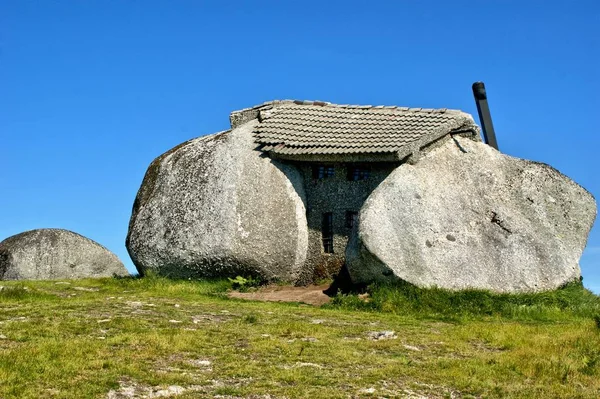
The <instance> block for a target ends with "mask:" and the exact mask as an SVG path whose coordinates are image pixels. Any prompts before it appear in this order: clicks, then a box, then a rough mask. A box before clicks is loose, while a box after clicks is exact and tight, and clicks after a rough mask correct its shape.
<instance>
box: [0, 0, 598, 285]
mask: <svg viewBox="0 0 600 399" xmlns="http://www.w3.org/2000/svg"><path fill="white" fill-rule="evenodd" d="M598 71H600V2H597V1H577V2H562V1H560V2H559V1H526V2H524V1H495V2H491V1H490V2H488V1H452V2H447V1H439V2H438V1H429V2H415V1H411V2H408V1H389V2H386V1H382V2H371V3H368V2H364V1H360V2H359V1H324V0H321V1H308V0H307V1H301V2H292V1H261V2H250V1H247V2H244V1H239V2H236V1H228V2H226V1H213V2H205V1H116V0H115V1H109V0H102V1H93V0H89V1H74V0H73V1H66V0H64V1H58V0H56V1H27V0H13V1H11V0H5V1H2V2H1V3H0V150H1V154H2V156H1V157H0V162H1V167H0V193H1V195H0V240H2V239H4V238H6V237H8V236H10V235H13V234H17V233H19V232H22V231H25V230H30V229H34V228H41V227H58V228H66V229H70V230H73V231H76V232H79V233H81V234H83V235H85V236H88V237H90V238H92V239H94V240H96V241H98V242H100V243H101V244H103V245H104V246H106V247H108V248H109V249H110V250H112V251H113V252H115V253H116V254H117V255H118V256H119V257H120V258H121V259H122V260H123V262H124V263H125V264H126V265H127V267H128V268H129V269H130V270H134V268H133V265H132V264H131V261H130V259H129V256H128V254H127V251H126V249H125V246H124V242H125V236H126V234H127V224H128V221H129V217H130V212H131V206H132V204H133V200H134V198H135V194H136V192H137V189H138V188H139V185H140V183H141V181H142V178H143V175H144V172H145V170H146V167H147V166H148V164H149V163H150V162H151V161H152V159H154V158H155V157H156V156H158V155H160V154H161V153H163V152H165V151H166V150H168V149H169V148H171V147H173V146H175V145H177V144H179V143H181V142H183V141H185V140H188V139H190V138H192V137H196V136H200V135H204V134H208V133H212V132H216V131H219V130H223V129H226V128H227V127H228V115H229V112H230V111H232V110H235V109H240V108H245V107H249V106H252V105H255V104H258V103H262V102H264V101H267V100H272V99H290V98H291V99H308V100H323V101H330V102H334V103H352V104H373V105H379V104H385V105H403V106H412V107H433V108H437V107H443V108H455V109H462V110H464V111H466V112H470V113H472V114H473V115H476V113H477V112H476V108H475V104H474V101H473V98H472V93H471V83H473V82H474V81H477V80H483V81H484V82H485V83H486V86H487V89H488V96H489V103H490V107H491V111H492V117H493V120H494V125H495V128H496V132H497V135H498V142H499V145H500V148H501V150H502V151H503V152H504V153H506V154H509V155H513V156H517V157H522V158H527V159H532V160H536V161H541V162H545V163H548V164H550V165H552V166H554V167H556V168H557V169H559V170H560V171H561V172H563V173H565V174H566V175H568V176H570V177H571V178H573V179H574V180H575V181H577V182H578V183H579V184H581V185H582V186H584V187H585V188H587V189H588V190H589V191H590V192H591V193H592V194H594V196H595V197H596V198H600V178H599V177H598V173H599V172H600V160H599V158H600V155H598V148H599V147H600V138H599V134H600V131H599V127H598V123H597V118H598V115H599V111H598V110H599V109H600V100H599V99H600V96H599V94H598V93H600V78H599V76H598V75H599V73H598ZM598 224H599V223H596V225H595V227H594V229H593V230H592V232H591V235H590V238H589V241H588V247H587V249H586V251H585V252H584V255H583V257H582V259H581V266H582V270H583V276H584V284H586V286H588V287H589V288H591V289H592V290H594V291H595V292H597V293H600V227H598Z"/></svg>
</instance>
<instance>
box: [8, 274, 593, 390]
mask: <svg viewBox="0 0 600 399" xmlns="http://www.w3.org/2000/svg"><path fill="white" fill-rule="evenodd" d="M0 286H2V287H3V288H2V289H1V290H0V398H3V399H8V398H42V397H43V398H111V399H116V398H132V397H140V398H141V397H148V398H150V397H177V398H198V397H200V398H201V397H221V398H280V397H288V398H296V397H311V398H349V397H358V398H363V397H364V398H368V397H410V398H419V397H432V398H460V397H462V398H470V397H490V398H495V397H498V398H500V397H515V398H518V397H522V398H535V397H544V398H550V397H565V398H574V397H578V398H598V397H600V298H599V297H597V296H595V295H593V294H591V293H590V292H589V291H587V290H585V289H584V288H583V287H582V286H581V285H580V284H571V285H570V286H568V287H565V288H564V289H562V290H558V291H554V292H551V293H545V294H535V295H516V296H515V295H492V294H490V293H486V292H478V291H469V292H464V293H449V292H447V291H443V290H420V289H417V288H415V287H412V286H409V285H397V286H394V287H390V286H387V287H374V288H372V289H371V292H370V295H368V296H362V297H361V298H359V297H358V296H356V295H346V296H342V295H340V296H338V297H337V298H335V300H334V301H332V303H330V304H328V305H325V306H324V307H321V308H316V307H312V306H307V305H303V304H298V303H292V304H289V303H288V304H285V303H264V302H247V301H242V300H234V299H229V298H227V297H226V294H225V292H226V291H227V290H228V289H229V288H230V283H229V282H227V281H212V282H208V281H171V280H167V279H163V278H158V277H148V278H144V279H134V278H126V279H96V280H82V281H57V282H55V281H50V282H22V283H17V282H0Z"/></svg>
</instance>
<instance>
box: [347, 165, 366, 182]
mask: <svg viewBox="0 0 600 399" xmlns="http://www.w3.org/2000/svg"><path fill="white" fill-rule="evenodd" d="M346 167H347V173H346V179H347V180H348V181H362V180H369V179H370V178H371V166H370V165H368V164H348V165H347V166H346Z"/></svg>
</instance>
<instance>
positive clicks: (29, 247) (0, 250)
mask: <svg viewBox="0 0 600 399" xmlns="http://www.w3.org/2000/svg"><path fill="white" fill-rule="evenodd" d="M128 274H129V273H128V272H127V269H125V266H123V263H121V261H120V260H119V258H117V256H116V255H115V254H113V253H112V252H110V251H109V250H108V249H106V248H104V247H103V246H102V245H100V244H98V243H97V242H95V241H92V240H90V239H89V238H86V237H84V236H82V235H79V234H77V233H73V232H72V231H68V230H61V229H39V230H31V231H26V232H24V233H21V234H17V235H14V236H12V237H8V238H7V239H6V240H4V241H2V242H0V280H54V279H74V278H87V277H110V276H113V275H119V276H126V275H128Z"/></svg>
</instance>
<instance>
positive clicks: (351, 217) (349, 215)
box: [346, 211, 358, 229]
mask: <svg viewBox="0 0 600 399" xmlns="http://www.w3.org/2000/svg"><path fill="white" fill-rule="evenodd" d="M357 220H358V212H356V211H346V227H348V228H349V229H351V228H353V227H354V226H355V225H356V221H357Z"/></svg>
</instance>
